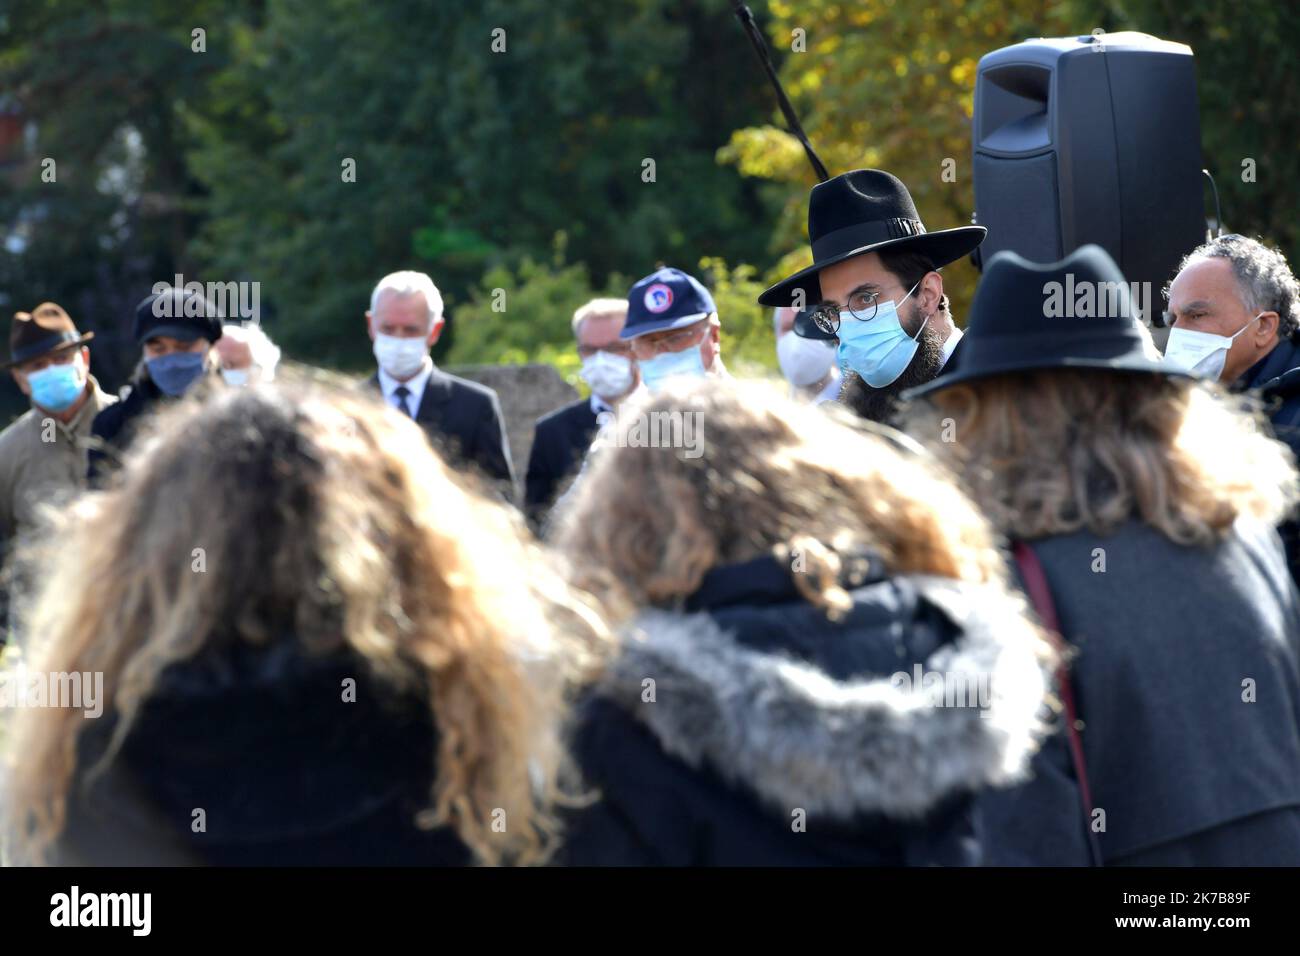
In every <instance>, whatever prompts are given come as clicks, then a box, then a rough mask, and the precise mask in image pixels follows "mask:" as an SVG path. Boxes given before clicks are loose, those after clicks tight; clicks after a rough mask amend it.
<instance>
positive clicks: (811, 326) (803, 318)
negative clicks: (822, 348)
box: [794, 312, 839, 342]
mask: <svg viewBox="0 0 1300 956" xmlns="http://www.w3.org/2000/svg"><path fill="white" fill-rule="evenodd" d="M794 334H795V335H797V336H799V338H801V339H815V340H816V341H818V342H834V341H836V340H837V339H838V338H839V336H838V335H836V334H835V333H833V332H826V331H824V330H822V329H820V328H818V327H817V323H816V322H814V321H813V317H812V313H811V312H800V313H799V314H798V315H796V316H795V317H794Z"/></svg>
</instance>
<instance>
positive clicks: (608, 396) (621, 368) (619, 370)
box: [578, 352, 633, 401]
mask: <svg viewBox="0 0 1300 956" xmlns="http://www.w3.org/2000/svg"><path fill="white" fill-rule="evenodd" d="M632 374H633V373H632V360H631V359H630V358H627V357H626V356H624V355H615V354H614V353H612V352H596V353H595V354H594V355H589V356H587V357H586V358H585V359H583V360H582V371H580V372H579V373H578V375H580V376H581V377H582V380H583V381H584V382H586V383H587V384H588V385H590V386H591V390H592V391H593V392H595V393H596V394H597V395H599V396H600V397H601V398H603V399H605V400H606V401H613V400H614V399H616V398H622V397H623V395H624V394H626V393H627V390H628V389H629V388H631V387H632Z"/></svg>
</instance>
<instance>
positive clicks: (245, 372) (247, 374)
mask: <svg viewBox="0 0 1300 956" xmlns="http://www.w3.org/2000/svg"><path fill="white" fill-rule="evenodd" d="M252 371H253V370H252V369H251V368H223V369H222V370H221V377H222V378H223V379H225V380H226V384H227V385H229V386H231V387H232V388H242V387H243V386H245V385H247V384H248V382H249V380H250V379H251V378H252V377H253V376H252Z"/></svg>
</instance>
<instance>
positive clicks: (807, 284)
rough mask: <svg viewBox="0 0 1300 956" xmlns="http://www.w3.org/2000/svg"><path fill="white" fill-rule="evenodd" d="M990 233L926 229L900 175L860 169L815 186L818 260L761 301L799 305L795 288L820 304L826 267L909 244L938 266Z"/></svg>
mask: <svg viewBox="0 0 1300 956" xmlns="http://www.w3.org/2000/svg"><path fill="white" fill-rule="evenodd" d="M987 233H988V230H987V229H985V228H984V227H983V226H958V227H957V228H956V229H942V230H940V231H939V232H926V231H925V225H924V224H923V223H922V222H921V217H920V216H918V215H917V213H916V205H915V204H914V203H913V202H912V196H911V194H910V193H908V191H907V187H906V186H904V185H903V184H902V182H901V181H900V180H899V179H898V177H897V176H894V175H891V174H890V173H887V172H885V171H884V170H883V169H855V170H853V171H851V172H847V173H844V174H843V175H841V176H836V177H835V178H834V179H828V180H827V181H826V182H824V183H818V184H817V185H816V186H814V187H813V189H812V195H811V197H809V200H808V239H809V241H811V243H812V254H813V264H812V265H810V266H809V267H808V268H806V269H801V270H799V271H798V272H796V273H795V274H794V275H792V276H790V277H789V278H787V279H782V280H781V281H780V282H778V283H777V284H776V285H774V286H772V288H770V289H768V290H767V291H766V292H764V293H763V294H762V295H760V296H759V297H758V302H759V304H760V305H787V306H789V305H794V304H795V290H796V289H803V290H804V300H803V302H802V303H799V304H800V305H802V306H813V305H816V304H817V303H818V302H820V301H821V297H822V294H821V283H820V282H819V281H818V278H817V274H818V273H819V272H820V271H821V270H822V269H824V268H826V267H827V266H831V265H834V264H835V263H837V262H843V261H844V260H845V259H850V258H852V257H853V256H860V255H864V254H866V253H868V252H879V251H880V250H882V249H898V248H901V247H905V248H907V249H908V251H915V252H919V253H921V254H922V255H924V256H926V257H928V258H929V259H930V261H931V262H933V263H934V267H935V268H936V269H938V268H939V267H940V266H945V265H947V264H948V263H950V262H954V261H956V260H957V259H960V258H961V257H962V256H964V255H967V254H969V253H971V252H973V251H974V250H975V247H976V246H978V245H979V244H980V243H981V242H983V241H984V236H985V235H986V234H987ZM809 337H810V338H811V337H812V336H809Z"/></svg>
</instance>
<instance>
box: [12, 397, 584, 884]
mask: <svg viewBox="0 0 1300 956" xmlns="http://www.w3.org/2000/svg"><path fill="white" fill-rule="evenodd" d="M300 378H301V377H300ZM146 433H147V437H145V436H146ZM141 435H142V437H141V439H140V440H139V441H138V443H137V444H136V445H135V446H134V447H133V449H132V452H131V455H130V457H129V460H128V462H127V465H126V467H125V468H124V469H123V470H122V472H121V473H120V475H119V476H118V478H117V480H116V481H115V482H114V484H113V487H112V488H111V489H109V490H108V491H106V492H103V493H97V494H92V495H89V496H86V497H84V498H83V499H81V500H80V501H79V502H78V503H77V504H76V505H75V506H74V507H73V508H71V509H70V510H69V511H68V513H66V514H65V515H64V516H63V517H62V520H61V521H60V523H59V526H58V527H57V529H56V531H55V533H54V534H53V535H52V536H51V540H52V541H53V542H54V544H55V546H54V547H53V548H52V549H51V550H50V551H49V553H47V554H45V555H44V556H41V557H38V559H37V561H36V563H35V566H36V567H38V568H39V576H40V580H41V582H42V586H41V589H40V593H39V594H38V595H37V597H36V600H35V602H34V607H33V611H32V614H31V619H30V622H29V624H28V625H27V633H30V634H32V635H36V636H37V640H36V642H35V643H34V646H33V648H32V651H33V660H32V661H31V662H30V664H31V666H34V667H37V668H39V669H42V670H45V671H59V672H62V671H81V672H87V671H88V672H102V673H103V674H104V684H105V697H106V698H107V706H106V713H108V712H111V713H112V714H113V715H114V716H115V717H117V718H118V725H117V727H116V728H115V732H114V738H113V740H114V748H113V750H115V749H116V748H117V747H120V745H121V742H122V740H123V739H124V738H125V736H126V735H127V733H128V732H129V729H130V725H131V722H132V721H133V719H134V718H135V717H136V715H137V714H138V712H139V710H140V708H141V705H142V704H143V703H144V702H145V701H147V700H148V698H149V695H150V691H151V689H152V688H153V687H154V685H155V683H156V682H157V680H158V678H159V675H160V674H161V673H162V671H163V670H164V669H166V668H167V667H168V666H170V665H172V664H175V663H177V662H182V661H184V660H186V659H188V658H191V657H194V656H195V655H198V654H201V653H203V652H205V651H208V650H214V649H217V648H218V647H219V645H222V644H231V643H236V642H238V643H241V644H244V645H250V646H254V647H257V646H268V645H272V644H276V643H280V642H286V641H292V642H296V643H297V644H298V645H299V646H300V648H301V649H302V651H303V652H305V653H309V654H330V653H345V654H354V655H356V656H358V657H359V658H360V659H361V660H362V661H363V662H364V663H365V665H366V666H367V667H368V668H369V669H370V670H371V671H372V672H373V674H374V675H375V676H376V677H378V678H380V679H382V680H386V681H390V682H392V683H393V684H394V685H399V686H401V687H402V688H403V689H404V690H410V691H415V692H416V693H418V694H419V695H420V696H421V697H422V698H423V699H425V700H427V701H428V703H429V706H430V707H431V710H432V716H433V721H434V726H435V727H436V729H437V740H438V743H437V748H438V749H437V754H436V764H435V765H436V766H437V768H438V779H437V783H436V786H433V788H432V791H431V799H432V803H433V808H434V811H435V812H434V813H432V814H429V815H426V819H427V820H431V821H432V822H434V823H437V824H447V825H450V826H452V827H454V828H455V830H456V832H457V833H458V834H459V835H460V836H461V837H462V838H463V839H464V840H465V842H466V843H467V844H468V845H469V846H470V847H471V848H472V849H473V850H475V851H476V852H477V853H478V855H479V856H480V858H482V859H484V860H487V861H490V862H496V861H501V860H525V861H527V860H532V859H537V858H540V857H541V856H543V855H544V853H545V849H546V845H547V843H548V839H549V834H550V832H551V830H552V829H553V821H552V818H551V816H550V813H549V809H548V807H549V802H550V800H551V798H552V797H553V796H555V789H556V786H557V779H558V776H557V775H558V774H559V771H560V768H561V764H562V762H563V751H562V747H561V746H560V739H561V736H560V735H561V732H562V731H561V728H560V727H559V724H560V721H561V717H562V714H563V707H564V697H565V692H566V687H567V686H568V683H569V678H570V677H572V676H577V675H576V673H575V672H576V671H577V670H578V669H580V668H584V667H585V666H586V665H587V664H588V663H589V662H590V661H589V657H590V655H591V653H592V652H593V651H594V649H595V647H596V645H595V644H594V643H593V640H594V639H598V638H599V636H600V634H601V633H602V632H601V625H600V622H599V619H598V618H597V617H596V616H595V615H593V614H592V613H591V612H590V611H589V610H588V608H587V606H586V605H585V604H584V603H583V602H582V601H581V600H579V599H578V598H577V597H575V596H574V595H573V594H572V593H571V592H570V591H569V590H568V589H567V588H566V587H565V586H564V585H563V584H562V583H561V582H560V580H559V579H558V578H557V577H556V576H555V574H554V572H552V571H551V570H549V569H548V567H547V564H546V563H545V562H544V560H543V557H542V555H541V553H540V551H539V550H538V549H537V548H536V546H535V545H533V544H531V543H529V539H528V538H527V535H526V532H525V531H524V530H523V528H522V524H521V523H520V521H519V519H518V518H517V516H515V515H514V514H513V512H510V511H509V510H508V509H506V508H504V507H502V506H500V505H497V504H495V503H493V502H491V501H489V500H488V499H487V498H485V497H482V496H480V495H479V494H478V493H476V492H475V490H474V489H473V488H472V487H471V486H470V485H469V484H468V483H466V482H465V481H463V480H461V479H460V478H458V476H456V475H455V474H453V473H452V472H451V471H450V470H449V469H448V467H447V466H446V464H445V463H444V462H443V461H442V459H441V458H439V457H438V456H437V455H435V454H434V453H433V452H432V451H431V450H430V449H429V448H428V446H427V444H426V441H425V438H424V436H423V433H422V432H421V431H420V430H419V428H418V427H417V426H416V425H415V424H414V423H412V422H411V421H409V420H408V419H405V418H403V417H401V416H398V415H394V414H392V413H391V412H389V411H387V410H385V409H384V408H383V407H382V406H381V405H379V404H378V403H377V402H375V401H374V400H373V399H371V398H369V397H368V396H365V395H362V394H358V393H357V392H355V391H354V390H352V389H343V388H339V387H336V386H332V385H329V384H326V383H325V382H323V381H322V380H320V379H315V380H308V379H306V378H301V380H298V379H296V378H290V379H289V380H288V381H284V382H279V383H277V384H275V385H264V386H260V387H257V388H252V389H237V390H227V391H224V392H220V393H218V394H215V395H213V396H211V397H210V398H209V399H208V400H207V401H206V402H203V403H200V401H198V400H197V399H192V400H189V401H187V402H184V403H181V404H180V405H179V406H178V407H177V408H175V409H173V410H168V411H165V412H164V413H163V414H161V415H160V416H159V417H157V418H156V419H155V420H153V421H152V422H151V423H150V424H149V425H148V426H146V427H145V428H144V429H142V430H141ZM83 719H84V718H82V717H81V715H80V712H77V711H71V710H64V711H58V710H47V711H38V710H30V711H25V712H19V713H18V714H17V716H16V719H15V721H14V725H13V727H12V728H11V734H10V740H9V741H7V743H8V745H9V747H8V749H9V756H10V759H11V760H13V761H15V762H20V763H21V765H22V767H23V771H22V773H21V775H19V776H20V777H21V779H18V778H17V777H15V778H14V779H11V781H10V783H11V785H12V788H13V793H12V795H11V800H10V805H9V807H8V809H9V810H10V811H11V812H12V813H14V814H15V815H16V816H15V818H14V819H13V820H12V821H11V823H12V826H11V831H12V832H16V833H17V834H18V839H19V842H20V844H25V846H26V848H27V849H29V850H31V851H33V852H32V854H31V855H33V856H39V854H40V852H41V851H42V850H43V849H44V848H45V847H47V846H48V845H49V844H50V843H51V841H52V840H53V839H54V838H55V837H56V836H57V834H58V832H59V829H60V826H61V824H62V820H63V813H64V810H65V801H66V797H67V791H68V787H69V786H70V785H71V782H72V779H73V776H74V770H75V769H76V768H75V742H76V738H77V735H78V734H79V732H80V730H81V729H82V720H83ZM268 732H269V733H270V732H273V729H269V730H268ZM113 750H110V753H109V754H108V755H107V756H106V757H105V759H104V761H102V762H103V763H106V762H107V761H108V760H109V759H111V757H112V753H113ZM530 767H531V769H532V772H533V773H534V774H536V776H535V777H534V778H533V779H531V780H530ZM232 771H237V768H232ZM430 783H431V786H432V785H433V781H431V782H430ZM498 808H500V809H504V810H505V811H506V812H507V814H508V816H509V819H510V826H509V827H508V833H496V832H493V828H492V822H493V816H492V814H493V811H494V810H495V809H498Z"/></svg>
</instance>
